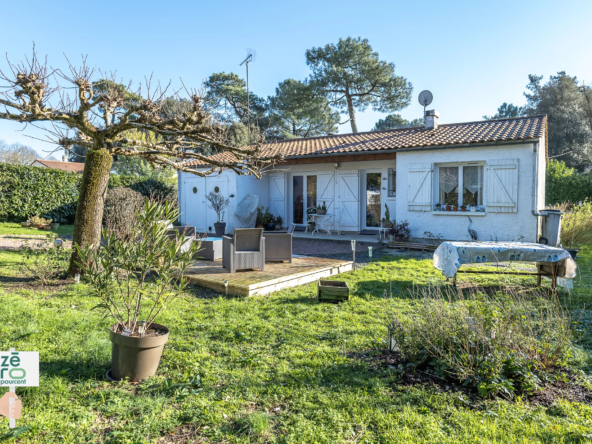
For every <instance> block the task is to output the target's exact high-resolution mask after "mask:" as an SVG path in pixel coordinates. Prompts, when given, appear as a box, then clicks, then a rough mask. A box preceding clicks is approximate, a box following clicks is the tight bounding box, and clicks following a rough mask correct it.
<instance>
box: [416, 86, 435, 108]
mask: <svg viewBox="0 0 592 444" xmlns="http://www.w3.org/2000/svg"><path fill="white" fill-rule="evenodd" d="M433 99H434V96H432V93H431V92H429V91H428V90H427V89H426V90H424V91H422V92H420V93H419V104H420V105H421V106H423V107H426V106H428V105H429V104H430V103H432V100H433Z"/></svg>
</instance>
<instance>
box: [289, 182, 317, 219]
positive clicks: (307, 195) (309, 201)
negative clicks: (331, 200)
mask: <svg viewBox="0 0 592 444" xmlns="http://www.w3.org/2000/svg"><path fill="white" fill-rule="evenodd" d="M316 206H317V176H316V175H314V174H308V175H305V174H303V175H301V176H292V222H294V223H295V224H305V223H307V220H306V214H307V210H308V209H310V208H316Z"/></svg>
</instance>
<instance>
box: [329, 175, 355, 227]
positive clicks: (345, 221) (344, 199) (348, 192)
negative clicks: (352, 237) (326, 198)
mask: <svg viewBox="0 0 592 444" xmlns="http://www.w3.org/2000/svg"><path fill="white" fill-rule="evenodd" d="M337 182H338V183H337V208H336V213H337V214H336V216H335V218H336V220H337V221H339V226H340V229H341V230H344V231H359V230H360V176H359V174H358V171H357V170H350V171H339V172H338V174H337Z"/></svg>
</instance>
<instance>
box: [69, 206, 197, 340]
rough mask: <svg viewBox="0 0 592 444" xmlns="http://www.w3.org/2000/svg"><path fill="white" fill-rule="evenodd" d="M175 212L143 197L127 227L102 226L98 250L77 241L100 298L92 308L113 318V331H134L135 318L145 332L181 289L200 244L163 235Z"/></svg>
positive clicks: (82, 263)
mask: <svg viewBox="0 0 592 444" xmlns="http://www.w3.org/2000/svg"><path fill="white" fill-rule="evenodd" d="M178 215H179V211H178V209H177V208H176V207H175V206H174V205H173V204H171V203H169V202H163V203H160V202H157V201H151V200H148V199H146V201H145V204H144V206H143V208H142V209H141V210H140V211H139V212H137V214H136V218H135V220H134V221H133V223H132V225H131V228H130V229H129V231H127V232H121V231H107V230H104V231H103V237H104V242H103V245H101V247H100V248H98V249H94V248H92V245H89V246H86V247H84V248H80V247H79V246H78V245H76V248H77V249H78V252H79V255H80V258H81V262H80V266H81V268H82V270H83V272H84V275H85V279H86V280H87V282H88V284H89V285H90V286H91V287H92V288H93V289H94V291H95V293H96V295H97V296H98V297H99V299H100V300H101V303H100V304H99V305H97V307H96V308H99V309H102V310H105V314H106V316H112V317H113V319H115V321H116V324H115V325H114V326H113V329H114V330H115V331H117V332H121V331H123V330H130V334H131V335H132V336H133V335H138V326H139V323H140V321H142V322H143V326H144V330H145V331H149V329H150V324H152V323H153V322H154V321H155V319H156V318H157V317H158V315H160V314H161V312H162V311H163V310H164V309H166V307H167V306H168V305H169V304H170V303H171V302H172V301H173V300H174V299H175V298H176V297H177V296H178V295H179V294H180V293H181V292H182V291H183V289H184V288H185V286H186V284H187V280H186V279H185V277H184V276H183V275H184V273H185V271H186V269H187V267H188V266H189V265H190V264H191V262H192V260H193V256H194V255H195V253H196V252H197V251H198V249H199V245H200V243H199V242H197V241H193V239H191V238H189V239H188V238H186V237H184V236H182V235H181V234H179V233H176V236H175V237H174V238H171V237H169V236H168V235H167V225H168V221H170V220H176V219H177V217H178ZM144 322H145V324H144Z"/></svg>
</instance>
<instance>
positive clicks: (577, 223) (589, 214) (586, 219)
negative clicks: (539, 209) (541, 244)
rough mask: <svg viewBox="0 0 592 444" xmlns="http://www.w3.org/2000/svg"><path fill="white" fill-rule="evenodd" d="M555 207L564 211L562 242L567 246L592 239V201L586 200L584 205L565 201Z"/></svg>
mask: <svg viewBox="0 0 592 444" xmlns="http://www.w3.org/2000/svg"><path fill="white" fill-rule="evenodd" d="M553 208H555V209H558V210H561V211H563V212H564V215H563V220H562V221H561V242H562V244H563V245H564V246H565V247H566V248H568V247H573V246H574V244H579V243H588V242H590V241H591V240H592V202H591V201H588V200H586V201H584V202H582V205H579V204H570V203H563V204H561V205H555V206H553Z"/></svg>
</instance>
